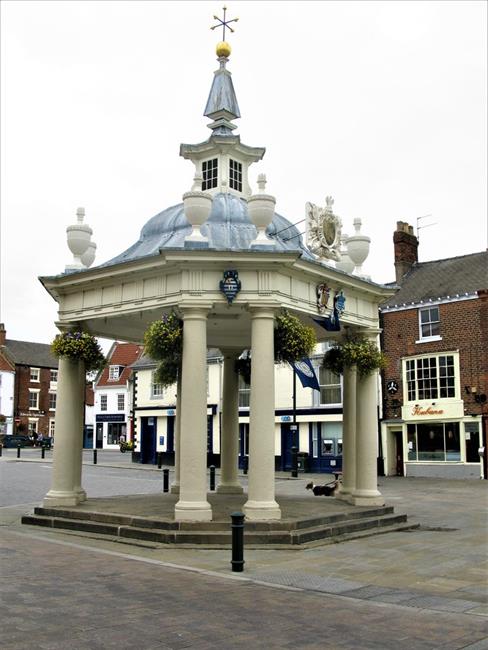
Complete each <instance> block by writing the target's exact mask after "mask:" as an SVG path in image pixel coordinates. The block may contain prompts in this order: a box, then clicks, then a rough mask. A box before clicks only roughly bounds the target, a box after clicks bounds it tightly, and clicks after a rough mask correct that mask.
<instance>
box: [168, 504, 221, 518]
mask: <svg viewBox="0 0 488 650" xmlns="http://www.w3.org/2000/svg"><path fill="white" fill-rule="evenodd" d="M175 521H212V508H211V506H210V503H208V501H178V503H177V504H176V505H175Z"/></svg>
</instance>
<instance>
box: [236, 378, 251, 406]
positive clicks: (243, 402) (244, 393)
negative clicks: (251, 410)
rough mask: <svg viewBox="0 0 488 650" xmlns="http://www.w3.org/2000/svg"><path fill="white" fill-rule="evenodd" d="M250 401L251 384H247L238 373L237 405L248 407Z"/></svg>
mask: <svg viewBox="0 0 488 650" xmlns="http://www.w3.org/2000/svg"><path fill="white" fill-rule="evenodd" d="M250 401H251V384H247V383H246V382H245V381H244V379H243V378H242V377H241V375H239V406H241V407H244V408H248V407H249V404H250Z"/></svg>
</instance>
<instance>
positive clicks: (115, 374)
mask: <svg viewBox="0 0 488 650" xmlns="http://www.w3.org/2000/svg"><path fill="white" fill-rule="evenodd" d="M120 370H121V368H120V366H110V367H109V369H108V380H109V381H117V379H119V377H120V375H121V372H120Z"/></svg>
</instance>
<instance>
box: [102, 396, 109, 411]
mask: <svg viewBox="0 0 488 650" xmlns="http://www.w3.org/2000/svg"><path fill="white" fill-rule="evenodd" d="M106 410H107V396H106V395H105V394H103V395H100V411H106Z"/></svg>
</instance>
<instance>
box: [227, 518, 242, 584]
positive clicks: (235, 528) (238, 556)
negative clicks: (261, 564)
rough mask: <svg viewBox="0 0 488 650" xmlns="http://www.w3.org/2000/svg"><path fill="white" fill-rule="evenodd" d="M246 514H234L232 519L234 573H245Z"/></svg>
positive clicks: (232, 563) (232, 562)
mask: <svg viewBox="0 0 488 650" xmlns="http://www.w3.org/2000/svg"><path fill="white" fill-rule="evenodd" d="M244 516H245V515H244V513H243V512H233V513H232V514H231V519H232V560H231V562H230V563H231V566H232V571H234V572H242V571H244Z"/></svg>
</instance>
